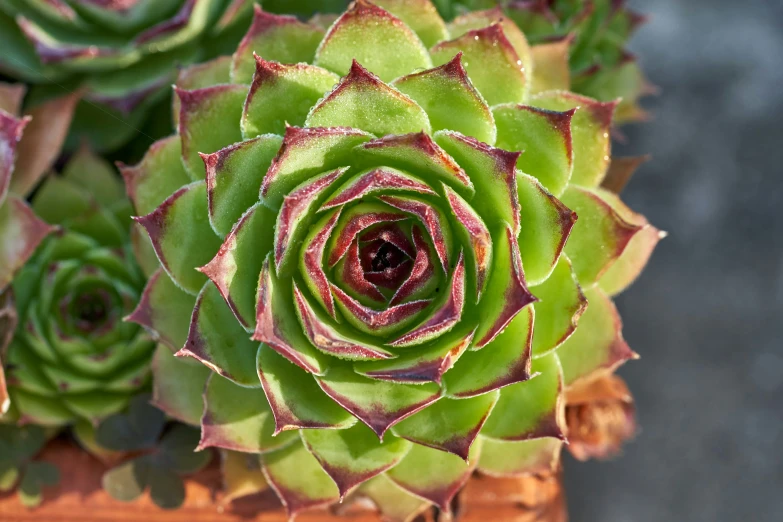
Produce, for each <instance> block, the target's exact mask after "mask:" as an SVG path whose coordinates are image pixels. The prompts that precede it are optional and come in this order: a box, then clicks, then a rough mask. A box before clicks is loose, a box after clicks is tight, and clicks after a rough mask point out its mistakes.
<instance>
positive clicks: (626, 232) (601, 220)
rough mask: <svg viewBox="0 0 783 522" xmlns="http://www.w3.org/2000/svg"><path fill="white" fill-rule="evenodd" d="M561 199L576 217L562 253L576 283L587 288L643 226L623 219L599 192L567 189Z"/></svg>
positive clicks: (573, 188)
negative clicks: (570, 265) (572, 269)
mask: <svg viewBox="0 0 783 522" xmlns="http://www.w3.org/2000/svg"><path fill="white" fill-rule="evenodd" d="M562 200H563V203H565V204H566V205H568V207H569V208H570V209H571V210H573V211H574V212H576V213H577V215H578V216H579V221H577V223H576V225H575V226H574V228H573V231H572V233H571V238H570V240H569V241H568V244H567V245H566V247H565V252H566V254H568V257H569V258H570V259H571V262H572V263H573V265H574V272H575V273H576V277H577V279H578V280H579V283H580V284H582V285H583V286H589V285H591V284H593V283H595V282H596V281H598V280H599V279H600V278H601V276H602V275H603V274H604V273H606V271H607V270H608V269H609V268H610V267H611V266H612V264H613V263H614V262H615V261H616V260H617V259H618V258H619V257H620V256H621V255H622V253H623V252H624V251H625V249H626V247H627V246H628V243H629V242H630V241H631V239H633V237H634V236H635V235H637V234H638V233H639V231H641V230H642V227H641V226H639V225H636V224H634V223H632V222H628V221H626V220H625V219H623V216H621V215H620V214H619V213H617V211H615V210H614V209H613V208H612V207H611V206H610V205H609V203H607V201H606V200H605V199H604V198H603V197H602V195H601V194H600V193H599V192H596V191H591V190H588V189H582V188H579V187H570V188H569V189H568V190H567V191H566V193H565V194H563V198H562Z"/></svg>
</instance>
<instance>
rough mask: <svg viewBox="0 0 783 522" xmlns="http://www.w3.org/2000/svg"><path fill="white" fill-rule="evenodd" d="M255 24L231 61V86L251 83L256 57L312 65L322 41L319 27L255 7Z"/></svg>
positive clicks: (321, 32) (253, 23)
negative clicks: (254, 56)
mask: <svg viewBox="0 0 783 522" xmlns="http://www.w3.org/2000/svg"><path fill="white" fill-rule="evenodd" d="M254 8H255V12H254V14H253V22H252V24H251V25H250V29H248V31H247V34H245V37H244V38H243V39H242V41H241V42H240V43H239V47H238V48H237V50H236V52H234V56H233V58H232V62H231V81H232V83H244V84H249V83H250V82H251V81H252V78H253V73H254V72H255V60H254V59H253V54H254V53H255V54H257V55H258V56H260V57H261V58H263V59H264V60H274V61H276V62H280V63H291V64H293V63H301V62H304V63H312V61H313V58H314V57H315V50H316V48H317V47H318V44H319V43H320V42H321V39H322V38H323V35H324V32H323V30H322V29H320V28H319V27H317V26H315V25H312V24H306V23H302V22H300V21H299V20H297V19H296V18H295V17H293V16H280V15H274V14H271V13H266V12H264V11H263V10H262V9H261V7H260V6H258V5H255V6H254Z"/></svg>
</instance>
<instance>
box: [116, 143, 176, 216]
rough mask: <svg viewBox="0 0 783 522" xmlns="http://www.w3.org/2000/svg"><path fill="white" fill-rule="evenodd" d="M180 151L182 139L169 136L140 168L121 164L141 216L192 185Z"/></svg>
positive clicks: (127, 187) (153, 147)
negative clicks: (183, 188) (182, 188)
mask: <svg viewBox="0 0 783 522" xmlns="http://www.w3.org/2000/svg"><path fill="white" fill-rule="evenodd" d="M181 150H182V143H181V141H180V137H179V136H177V135H175V136H170V137H168V138H164V139H162V140H158V141H156V142H155V143H153V144H152V146H151V147H150V148H149V150H148V151H147V153H146V154H145V155H144V158H143V159H142V160H141V162H140V163H139V164H138V165H136V166H134V167H129V166H127V165H125V164H122V163H120V164H118V166H119V169H120V173H121V174H122V176H123V178H125V188H126V190H127V192H128V196H129V197H130V199H131V201H133V206H134V208H135V209H136V212H137V213H138V214H139V215H145V214H149V213H150V212H152V211H153V210H155V209H156V208H157V207H158V206H159V205H160V204H161V203H163V201H165V200H166V199H167V198H168V197H169V196H170V195H171V194H172V193H173V192H174V191H176V190H177V189H179V188H180V187H182V186H183V185H187V184H188V183H190V181H191V180H190V177H189V176H188V174H187V172H186V171H185V167H184V165H183V164H182V159H181V156H180V154H181Z"/></svg>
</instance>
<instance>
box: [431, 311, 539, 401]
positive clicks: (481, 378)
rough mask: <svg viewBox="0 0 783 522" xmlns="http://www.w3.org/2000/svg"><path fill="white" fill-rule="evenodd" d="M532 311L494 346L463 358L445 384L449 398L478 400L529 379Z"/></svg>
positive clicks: (517, 319) (517, 320) (515, 321)
mask: <svg viewBox="0 0 783 522" xmlns="http://www.w3.org/2000/svg"><path fill="white" fill-rule="evenodd" d="M532 342H533V308H532V307H530V308H528V309H527V310H523V311H522V313H520V314H518V315H517V316H516V317H514V319H513V320H512V321H511V322H510V323H509V324H508V326H507V327H506V328H505V330H503V332H502V333H501V334H500V335H498V336H497V337H496V338H495V339H494V340H493V341H492V342H490V343H489V344H487V345H486V346H484V347H483V348H482V349H481V350H478V351H469V352H466V353H464V354H462V357H460V360H459V361H458V364H457V365H455V366H454V368H452V369H451V370H450V371H449V372H448V373H446V375H444V376H443V382H444V385H445V388H446V395H447V396H448V397H454V398H467V397H475V396H477V395H482V394H484V393H488V392H490V391H492V390H496V389H498V388H502V387H503V386H508V385H511V384H514V383H517V382H522V381H526V380H527V379H529V378H530V347H531V344H532Z"/></svg>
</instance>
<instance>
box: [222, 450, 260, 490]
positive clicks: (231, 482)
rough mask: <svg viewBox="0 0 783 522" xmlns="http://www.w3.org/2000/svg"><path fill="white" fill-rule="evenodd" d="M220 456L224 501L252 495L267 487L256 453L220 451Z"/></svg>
mask: <svg viewBox="0 0 783 522" xmlns="http://www.w3.org/2000/svg"><path fill="white" fill-rule="evenodd" d="M220 457H221V466H220V471H221V475H222V476H223V501H224V502H231V501H232V500H234V499H237V498H242V497H246V496H248V495H254V494H256V493H260V492H262V491H265V490H266V489H268V488H269V485H268V484H267V482H266V478H264V474H263V472H262V471H261V463H260V462H259V461H258V456H257V455H253V454H247V453H239V452H236V451H221V452H220Z"/></svg>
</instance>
